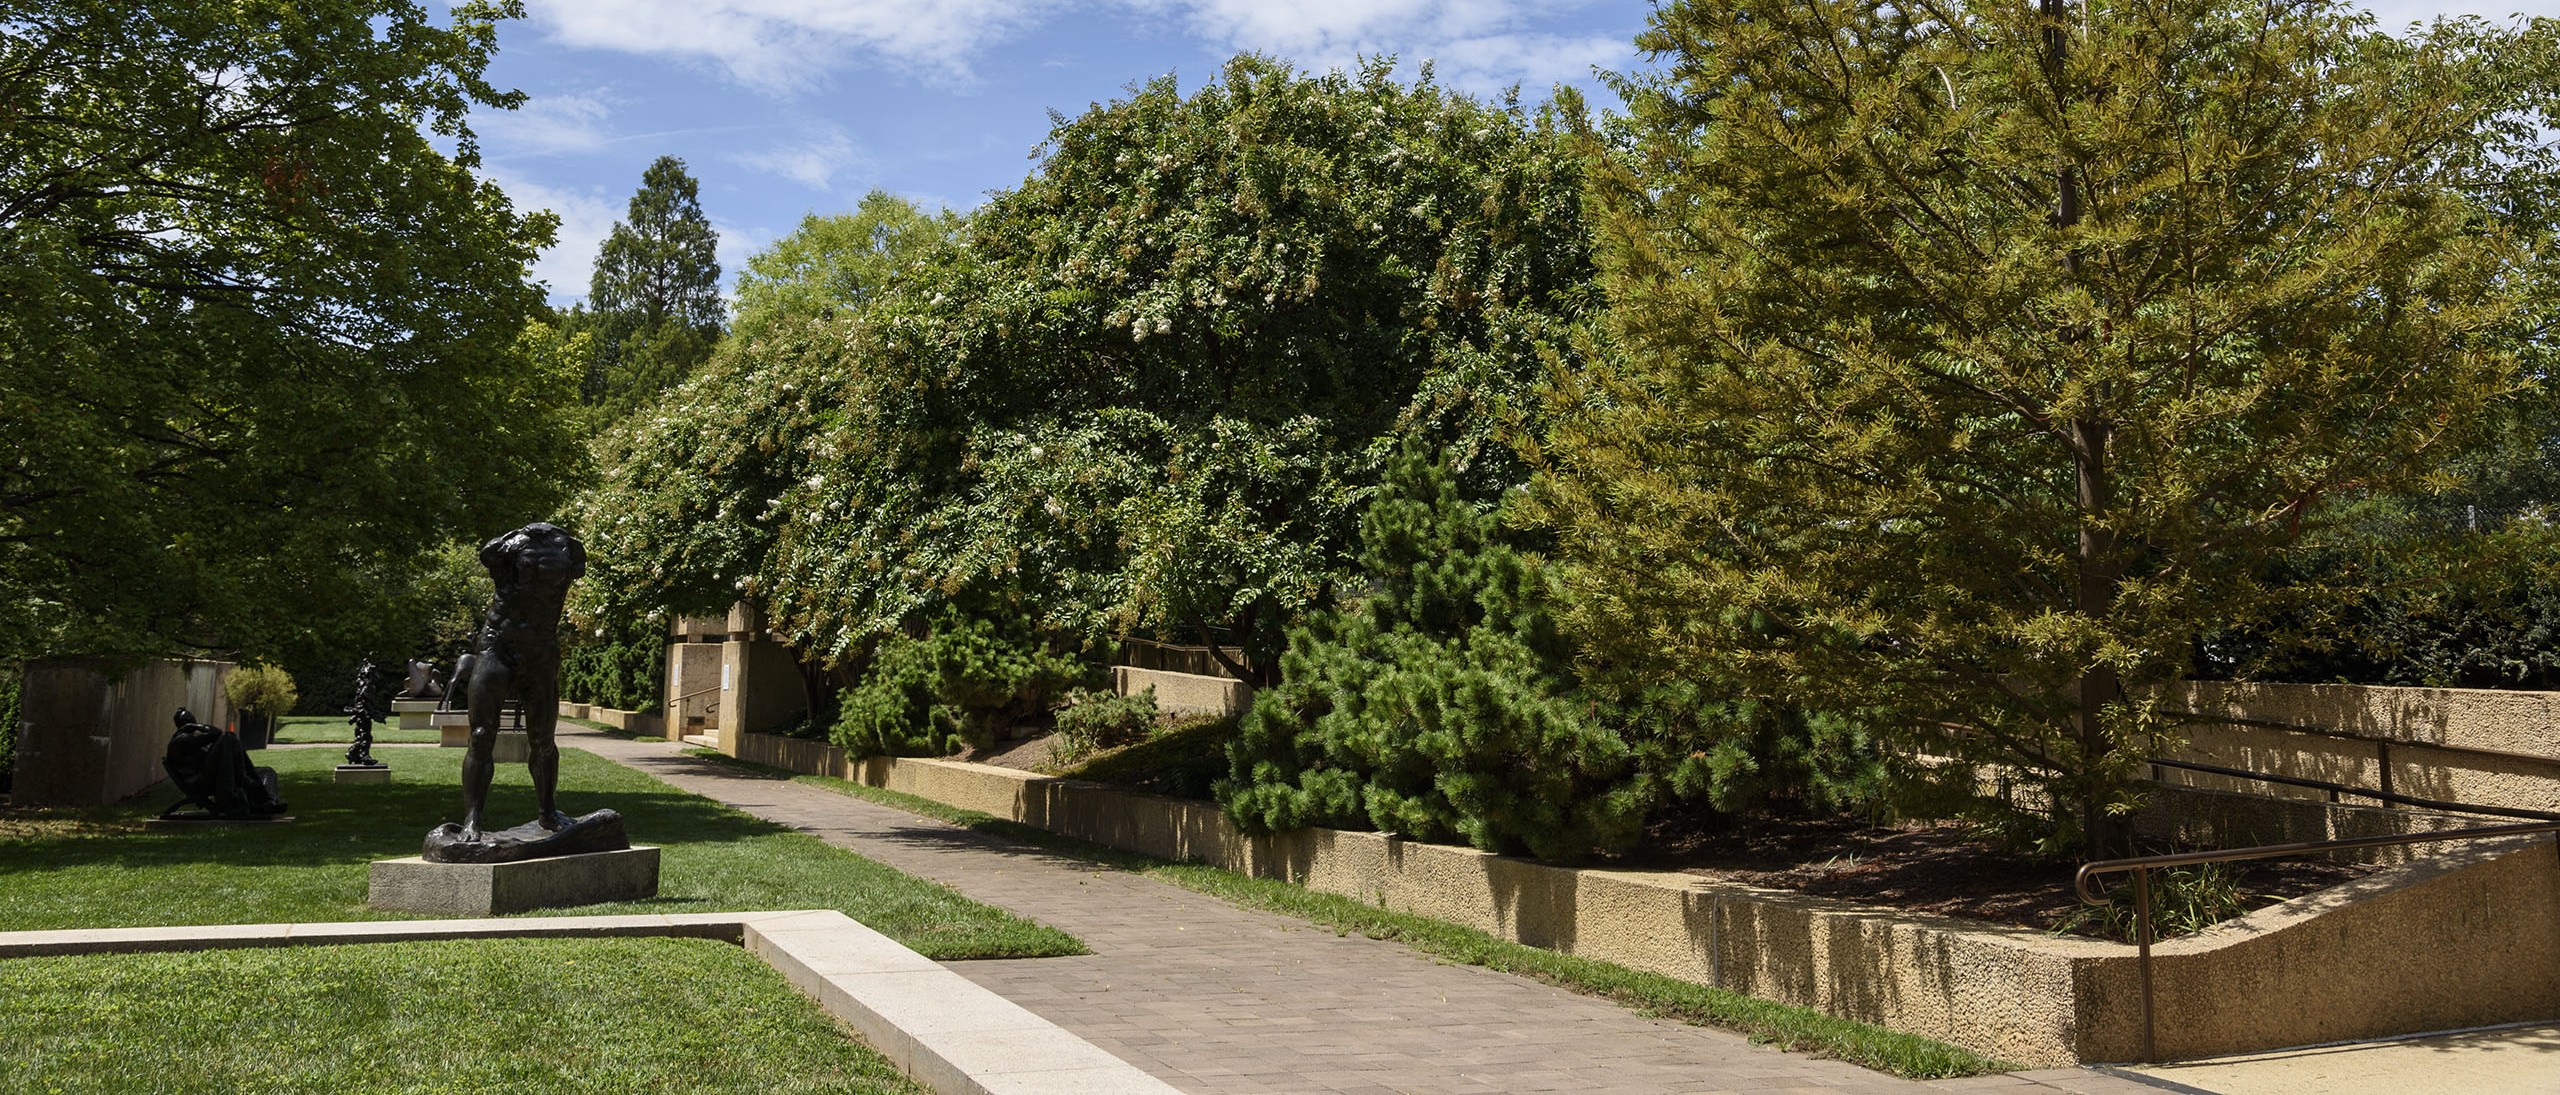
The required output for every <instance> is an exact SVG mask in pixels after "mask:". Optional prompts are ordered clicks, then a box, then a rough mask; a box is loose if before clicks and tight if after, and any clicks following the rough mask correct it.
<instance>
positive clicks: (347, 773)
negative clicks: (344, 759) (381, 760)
mask: <svg viewBox="0 0 2560 1095" xmlns="http://www.w3.org/2000/svg"><path fill="white" fill-rule="evenodd" d="M338 782H340V783H389V782H391V767H390V766H389V765H384V764H376V765H370V766H368V765H363V764H341V765H339V766H338Z"/></svg>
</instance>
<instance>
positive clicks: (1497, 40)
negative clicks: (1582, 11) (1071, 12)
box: [1126, 0, 1643, 100]
mask: <svg viewBox="0 0 2560 1095" xmlns="http://www.w3.org/2000/svg"><path fill="white" fill-rule="evenodd" d="M1126 2H1127V3H1129V4H1130V5H1131V6H1133V7H1137V8H1140V9H1142V10H1150V11H1156V12H1162V13H1169V14H1173V15H1176V16H1178V17H1180V18H1182V19H1184V20H1185V21H1186V22H1188V23H1189V24H1190V27H1191V30H1192V32H1193V33H1194V34H1197V35H1198V36H1200V37H1201V38H1204V39H1206V40H1209V41H1211V42H1215V43H1218V44H1220V45H1222V46H1224V47H1226V48H1229V49H1238V50H1258V51H1261V52H1265V53H1270V54H1273V55H1276V56H1279V57H1284V58H1287V59H1289V60H1290V61H1292V62H1294V63H1296V64H1298V65H1299V66H1301V67H1304V68H1309V69H1328V68H1349V67H1351V66H1352V65H1353V64H1354V63H1355V62H1356V61H1357V59H1358V58H1360V57H1363V56H1382V55H1386V54H1393V55H1395V56H1396V58H1397V59H1398V60H1399V61H1400V62H1402V67H1403V68H1404V70H1405V71H1406V72H1408V73H1410V72H1411V70H1412V68H1413V66H1414V65H1415V64H1416V63H1418V62H1421V61H1425V60H1428V61H1431V62H1433V69H1434V72H1435V73H1436V75H1437V76H1438V78H1439V80H1440V82H1441V83H1442V84H1444V85H1447V86H1450V87H1454V88H1457V89H1459V90H1462V91H1470V92H1476V93H1479V94H1490V93H1492V92H1496V91H1499V90H1501V89H1502V88H1505V87H1509V86H1510V85H1512V84H1514V83H1517V84H1519V85H1521V89H1522V91H1523V92H1525V93H1527V95H1528V97H1529V98H1530V99H1532V100H1535V99H1538V98H1541V97H1543V95H1544V92H1545V91H1546V89H1547V88H1548V87H1550V86H1552V85H1554V84H1556V83H1560V82H1570V81H1579V80H1583V79H1586V78H1588V77H1589V76H1590V75H1591V67H1592V66H1593V65H1601V66H1604V67H1619V68H1622V67H1625V66H1626V65H1628V64H1629V63H1630V62H1631V61H1632V60H1633V58H1634V52H1635V51H1634V47H1633V46H1632V45H1630V44H1629V43H1630V40H1631V39H1632V38H1633V37H1634V35H1635V31H1636V30H1637V28H1638V27H1640V26H1641V25H1642V23H1643V14H1642V12H1640V11H1635V10H1630V11H1629V12H1628V13H1627V16H1626V25H1625V26H1624V27H1623V28H1615V27H1613V28H1610V30H1609V32H1608V33H1605V34H1580V35H1560V34H1554V33H1549V32H1545V31H1541V30H1540V29H1538V28H1539V26H1540V24H1542V23H1550V22H1552V21H1553V20H1554V19H1555V17H1556V16H1558V15H1559V14H1562V13H1564V12H1567V11H1570V10H1571V9H1574V8H1577V7H1581V6H1584V5H1583V4H1577V3H1572V2H1570V0H1567V2H1548V3H1539V2H1535V0H1295V2H1290V3H1272V2H1269V0H1126Z"/></svg>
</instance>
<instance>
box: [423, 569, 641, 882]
mask: <svg viewBox="0 0 2560 1095" xmlns="http://www.w3.org/2000/svg"><path fill="white" fill-rule="evenodd" d="M480 565H482V566H485V567H487V568H489V577H490V578H491V579H492V580H493V581H495V582H496V584H497V593H496V595H495V596H494V597H491V598H490V600H489V611H488V614H487V616H486V617H485V618H484V619H483V620H482V621H481V625H480V630H479V632H478V633H477V634H476V635H475V636H474V639H473V649H472V651H471V653H469V654H468V655H466V656H465V657H464V659H463V660H462V661H460V662H458V663H456V665H455V667H454V679H453V682H452V685H451V687H450V688H449V689H448V690H447V691H448V694H451V693H456V692H458V693H461V694H463V695H464V696H465V697H466V702H467V707H466V709H467V710H468V711H470V713H471V745H470V748H469V749H468V750H467V751H465V752H464V753H463V757H462V823H461V824H460V825H453V824H447V825H443V826H440V827H438V828H437V829H436V830H435V831H434V832H431V833H429V834H427V841H426V849H425V852H424V855H425V858H427V859H428V860H431V861H435V862H448V863H487V862H504V861H509V860H518V859H533V858H539V857H543V856H553V855H568V854H572V853H576V852H594V851H607V850H611V849H614V848H627V847H630V840H629V838H627V837H626V836H624V834H623V831H622V818H621V816H620V815H618V814H616V813H614V812H613V811H611V810H598V811H596V812H594V813H592V814H588V815H586V816H585V817H580V818H571V817H569V816H568V815H567V814H564V813H562V812H560V807H559V784H560V746H559V744H558V743H557V742H555V741H553V740H552V731H553V730H554V729H556V728H557V727H558V725H559V719H560V608H561V605H562V604H563V603H564V602H565V601H566V600H567V599H568V596H569V583H571V582H574V581H576V580H578V578H579V577H581V576H583V575H585V574H586V572H587V549H586V546H585V545H583V544H580V543H579V542H578V539H577V537H574V536H571V535H569V533H568V532H566V531H564V530H562V529H560V528H558V527H556V526H553V525H549V524H544V523H540V522H537V523H534V524H530V525H526V526H525V527H523V528H520V529H517V530H515V531H514V532H510V533H507V534H506V535H504V536H500V537H498V538H497V539H494V540H491V541H489V542H488V543H487V544H485V545H483V546H482V547H481V548H480ZM510 703H512V704H513V705H514V706H515V707H516V708H517V709H518V710H519V711H520V712H521V713H522V717H523V720H524V730H525V737H526V745H527V746H528V749H527V756H526V761H525V767H526V768H527V770H528V771H529V774H531V776H532V777H533V796H534V806H535V810H534V819H533V820H532V821H531V822H528V823H526V824H524V825H519V826H516V827H515V828H512V829H508V830H505V831H503V832H497V833H484V832H483V831H482V828H481V814H482V813H483V811H484V809H485V808H486V807H487V805H488V801H489V782H490V778H491V777H492V776H493V775H494V774H495V772H496V770H497V757H496V751H497V744H498V731H499V728H500V723H501V720H502V719H503V717H504V715H505V712H506V709H507V707H508V706H509V705H510Z"/></svg>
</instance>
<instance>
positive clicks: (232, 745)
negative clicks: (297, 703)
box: [160, 707, 285, 821]
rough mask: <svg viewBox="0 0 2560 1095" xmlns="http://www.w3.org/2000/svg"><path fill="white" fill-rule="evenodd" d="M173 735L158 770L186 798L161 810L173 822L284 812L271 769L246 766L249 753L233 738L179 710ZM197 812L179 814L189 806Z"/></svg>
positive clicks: (248, 818) (228, 818)
mask: <svg viewBox="0 0 2560 1095" xmlns="http://www.w3.org/2000/svg"><path fill="white" fill-rule="evenodd" d="M175 721H176V722H177V724H178V732H177V733H174V734H171V735H169V750H168V752H167V753H166V754H164V755H162V757H161V758H160V766H161V767H162V768H164V769H167V770H168V772H169V782H170V783H172V784H174V785H176V786H177V788H178V793H179V794H181V795H184V796H186V797H185V798H182V799H179V800H178V801H177V803H175V804H174V805H172V806H170V807H169V808H168V809H166V810H163V811H161V812H160V816H161V817H163V818H166V819H169V820H172V821H248V820H252V819H256V818H269V817H277V816H280V815H282V814H283V813H284V808H285V807H284V796H283V794H282V792H281V791H279V790H278V789H277V787H276V770H275V769H273V768H260V767H257V766H255V765H252V764H250V763H249V751H248V749H246V748H244V747H243V746H242V745H241V744H240V738H239V736H238V735H235V734H228V733H224V732H223V730H222V728H221V727H219V726H207V725H205V724H203V723H200V722H197V721H196V717H195V714H194V713H193V712H191V711H188V710H187V709H186V708H183V707H181V708H179V709H178V713H177V716H176V718H175ZM190 804H192V805H195V806H197V807H200V808H201V812H199V813H193V814H182V813H179V812H178V811H180V810H182V809H184V808H186V807H187V806H188V805H190Z"/></svg>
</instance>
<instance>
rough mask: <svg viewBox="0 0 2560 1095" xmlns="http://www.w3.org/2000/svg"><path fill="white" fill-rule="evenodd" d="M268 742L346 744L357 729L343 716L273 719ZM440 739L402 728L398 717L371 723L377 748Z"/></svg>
mask: <svg viewBox="0 0 2560 1095" xmlns="http://www.w3.org/2000/svg"><path fill="white" fill-rule="evenodd" d="M267 740H268V741H270V742H273V743H276V744H280V745H306V744H310V743H313V742H333V743H336V744H339V745H345V744H347V743H349V742H352V741H354V740H356V730H355V727H352V726H349V725H347V717H346V716H344V715H286V716H285V717H283V718H280V719H277V720H276V724H275V728H274V729H272V730H270V731H268V733H267ZM442 740H443V732H442V731H440V730H437V729H436V728H435V727H432V726H430V727H427V728H426V729H424V730H403V729H401V728H400V718H399V716H397V715H394V716H392V717H391V718H388V719H384V720H382V721H380V722H377V723H374V724H373V742H374V744H376V745H434V744H436V743H437V742H439V741H442ZM260 763H265V762H264V761H261V762H260Z"/></svg>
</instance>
